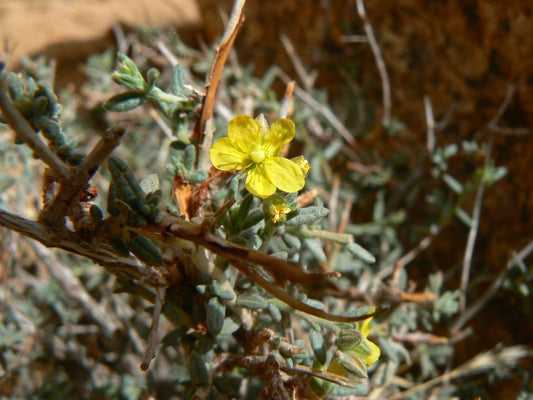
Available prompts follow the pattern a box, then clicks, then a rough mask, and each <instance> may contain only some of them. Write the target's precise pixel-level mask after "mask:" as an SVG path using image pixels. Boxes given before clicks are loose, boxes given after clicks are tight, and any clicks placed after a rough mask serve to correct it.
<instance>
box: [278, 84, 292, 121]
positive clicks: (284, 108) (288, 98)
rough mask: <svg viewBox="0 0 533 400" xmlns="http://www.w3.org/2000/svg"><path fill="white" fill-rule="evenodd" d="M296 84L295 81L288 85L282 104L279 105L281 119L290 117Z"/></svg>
mask: <svg viewBox="0 0 533 400" xmlns="http://www.w3.org/2000/svg"><path fill="white" fill-rule="evenodd" d="M295 84H296V83H295V82H294V81H290V82H289V83H287V87H286V88H285V95H284V96H283V99H282V100H281V104H280V105H279V113H278V116H279V118H287V115H289V108H290V105H291V102H292V93H293V92H294V85H295Z"/></svg>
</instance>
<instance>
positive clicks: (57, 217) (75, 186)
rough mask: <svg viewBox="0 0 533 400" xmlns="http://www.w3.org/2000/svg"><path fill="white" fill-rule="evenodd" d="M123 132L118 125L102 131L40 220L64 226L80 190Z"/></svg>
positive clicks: (55, 225) (116, 144)
mask: <svg viewBox="0 0 533 400" xmlns="http://www.w3.org/2000/svg"><path fill="white" fill-rule="evenodd" d="M125 132H126V130H125V129H124V128H120V127H119V128H112V129H108V130H107V131H105V132H104V134H103V135H102V137H101V138H100V140H99V141H98V143H97V144H96V146H94V148H93V149H92V150H91V152H90V153H89V154H88V155H87V156H86V157H85V159H84V160H83V162H82V163H81V165H80V166H79V167H77V168H76V169H75V170H74V173H73V174H72V177H71V178H70V179H69V180H66V181H63V182H61V187H60V189H59V192H58V193H57V194H56V196H55V198H54V200H52V202H51V203H50V205H49V206H47V207H46V208H44V209H43V210H42V212H41V214H40V215H39V220H40V221H42V222H43V223H45V224H47V225H50V226H52V227H61V226H64V218H65V215H67V214H68V212H69V211H70V209H71V207H72V206H73V205H74V203H75V202H77V200H78V197H79V195H80V193H81V191H82V190H84V189H85V188H86V187H87V182H88V181H89V179H91V177H92V176H93V175H94V173H95V172H96V171H97V170H98V167H99V166H100V164H102V163H103V162H104V160H105V158H106V157H107V156H108V155H109V154H110V153H111V152H112V151H113V150H114V149H115V148H116V147H117V146H118V145H119V143H120V140H121V139H122V136H123V135H124V133H125Z"/></svg>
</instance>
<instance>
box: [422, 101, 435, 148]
mask: <svg viewBox="0 0 533 400" xmlns="http://www.w3.org/2000/svg"><path fill="white" fill-rule="evenodd" d="M424 111H425V114H426V126H427V129H426V147H427V151H428V155H429V156H431V155H432V154H433V152H434V151H435V142H436V141H435V117H434V115H433V106H432V105H431V98H430V97H429V96H427V95H426V96H424Z"/></svg>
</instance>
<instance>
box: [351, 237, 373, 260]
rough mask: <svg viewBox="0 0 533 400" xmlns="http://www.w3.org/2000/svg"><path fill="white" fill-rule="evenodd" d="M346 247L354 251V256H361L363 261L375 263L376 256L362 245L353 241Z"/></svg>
mask: <svg viewBox="0 0 533 400" xmlns="http://www.w3.org/2000/svg"><path fill="white" fill-rule="evenodd" d="M346 249H347V250H348V251H349V252H350V253H352V254H353V255H354V256H356V257H357V258H359V259H360V260H361V261H363V262H365V263H367V264H374V263H375V262H376V257H374V255H373V254H371V253H370V252H369V251H368V250H366V249H365V248H363V247H362V246H361V245H359V244H357V243H355V242H352V243H350V244H348V245H347V246H346Z"/></svg>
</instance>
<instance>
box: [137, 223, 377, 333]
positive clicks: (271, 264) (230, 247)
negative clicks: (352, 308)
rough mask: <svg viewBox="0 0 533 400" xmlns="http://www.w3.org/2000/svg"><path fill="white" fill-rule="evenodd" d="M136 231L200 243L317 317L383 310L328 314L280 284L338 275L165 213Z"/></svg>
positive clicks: (324, 282) (323, 281)
mask: <svg viewBox="0 0 533 400" xmlns="http://www.w3.org/2000/svg"><path fill="white" fill-rule="evenodd" d="M161 225H162V226H161ZM161 228H163V230H161ZM135 231H136V232H138V233H139V234H141V235H143V236H146V237H149V238H151V239H154V240H157V241H160V242H163V243H166V244H169V245H173V244H178V245H179V239H185V240H187V241H191V242H193V243H196V244H198V245H200V246H203V247H204V248H206V249H208V250H210V251H212V252H213V253H216V254H217V255H219V256H221V257H222V258H224V259H225V260H227V261H228V262H230V263H231V264H232V265H233V266H234V267H235V268H237V269H238V270H239V271H240V272H242V273H243V274H245V275H246V276H248V277H249V278H250V279H252V280H253V281H254V282H255V283H256V284H258V285H259V286H261V287H262V288H263V289H265V290H266V291H268V292H269V293H271V294H272V295H274V296H275V297H277V298H278V299H280V300H281V301H283V302H285V303H286V304H288V305H289V306H291V307H292V308H294V309H296V310H299V311H302V312H304V313H307V314H310V315H313V316H315V317H318V318H323V319H326V320H329V321H336V322H356V321H362V320H365V319H368V318H370V317H372V316H374V315H376V314H379V313H381V312H383V311H384V310H385V309H378V310H377V311H376V312H374V313H370V314H366V315H361V316H356V317H345V316H339V315H333V314H329V313H327V312H325V311H323V310H320V309H317V308H314V307H311V306H309V305H307V304H305V303H303V302H301V301H300V300H297V299H296V298H294V297H292V296H291V295H289V294H288V293H287V292H285V291H284V290H283V289H282V288H281V286H280V284H282V283H285V282H293V283H300V284H302V285H303V286H304V287H307V288H310V287H311V288H327V287H330V288H335V285H334V284H333V282H331V281H330V280H329V277H331V276H337V274H336V273H325V272H315V273H313V272H306V271H304V270H303V267H302V266H301V265H300V264H297V263H293V262H290V261H286V260H282V259H278V258H275V257H272V256H270V255H268V254H264V253H261V252H259V251H255V250H252V249H248V248H246V247H241V246H238V245H235V244H233V243H231V242H229V241H227V240H225V239H222V238H220V237H218V236H216V235H214V234H213V233H211V232H209V231H208V230H206V227H205V226H203V225H199V224H195V223H192V222H188V221H185V220H181V219H179V218H175V217H172V216H166V217H164V218H162V219H161V221H160V226H157V227H145V228H142V229H135ZM251 264H255V265H259V266H261V267H262V268H263V269H264V270H265V271H267V272H268V273H269V274H271V275H272V276H273V277H274V279H275V280H276V282H271V281H268V280H267V279H265V278H263V277H262V276H261V275H260V274H259V273H257V272H256V271H255V269H254V268H252V267H251V266H250V265H251Z"/></svg>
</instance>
